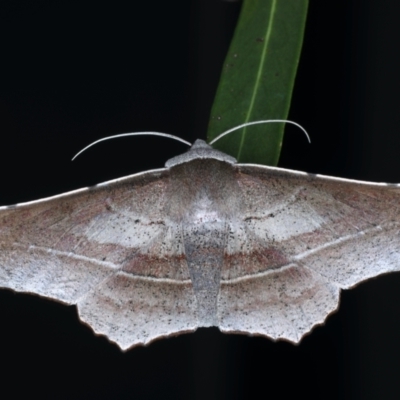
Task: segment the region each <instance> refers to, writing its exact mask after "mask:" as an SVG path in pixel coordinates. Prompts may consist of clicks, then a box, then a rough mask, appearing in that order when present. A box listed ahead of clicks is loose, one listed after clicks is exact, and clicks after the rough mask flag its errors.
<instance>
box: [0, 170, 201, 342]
mask: <svg viewBox="0 0 400 400" xmlns="http://www.w3.org/2000/svg"><path fill="white" fill-rule="evenodd" d="M168 184H169V172H168V170H165V169H163V170H156V171H150V172H145V173H141V174H137V175H133V176H131V177H128V178H123V179H119V180H116V181H112V182H108V183H105V184H101V185H97V186H95V187H93V188H88V189H82V190H78V191H75V192H71V193H67V194H64V195H61V196H56V197H53V198H49V199H44V200H40V201H36V202H31V203H26V204H21V205H16V206H11V207H2V208H0V287H5V288H10V289H13V290H16V291H21V292H28V293H35V294H38V295H40V296H44V297H48V298H51V299H56V300H59V301H61V302H63V303H66V304H76V305H77V306H78V310H79V316H80V318H81V319H82V320H83V321H84V322H86V323H87V324H89V325H90V326H91V327H92V328H93V330H94V331H95V332H96V333H99V334H103V335H106V336H108V337H109V338H110V340H112V341H114V342H116V343H117V344H118V345H119V346H120V347H121V348H122V349H127V348H129V347H131V346H133V345H136V344H146V343H148V342H150V341H152V340H153V339H156V338H157V337H161V336H168V335H172V334H177V333H180V332H184V331H192V330H194V329H196V327H197V319H196V305H195V304H194V302H195V300H194V299H195V297H194V294H193V289H192V284H191V282H190V278H189V274H188V271H187V266H186V260H185V256H184V253H183V245H182V237H181V233H180V232H181V229H180V228H178V227H177V226H175V225H174V223H173V222H171V221H170V220H169V219H168V216H166V215H165V207H166V204H167V202H168V201H167V196H168V194H167V193H168Z"/></svg>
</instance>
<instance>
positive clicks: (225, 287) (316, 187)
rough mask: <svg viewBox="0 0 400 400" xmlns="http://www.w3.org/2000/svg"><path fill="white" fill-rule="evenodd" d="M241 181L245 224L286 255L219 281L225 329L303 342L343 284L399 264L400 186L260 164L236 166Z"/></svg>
mask: <svg viewBox="0 0 400 400" xmlns="http://www.w3.org/2000/svg"><path fill="white" fill-rule="evenodd" d="M237 180H238V184H239V186H240V187H241V192H242V196H243V201H242V203H243V217H244V218H243V221H244V224H245V226H246V229H247V230H248V231H249V232H251V233H253V234H254V235H255V237H256V238H257V242H258V245H260V243H263V246H265V247H271V246H272V247H273V249H274V251H275V252H277V253H279V254H281V255H282V257H281V258H280V259H282V258H283V256H284V258H286V260H287V262H286V263H281V264H279V265H278V264H277V265H275V266H274V265H269V266H268V268H266V269H265V270H262V269H260V268H259V269H258V271H257V272H252V273H250V274H248V273H244V274H243V276H242V277H238V278H236V279H231V280H226V281H225V282H222V286H221V294H220V305H219V307H220V315H221V329H222V330H225V331H239V332H241V331H248V332H250V333H252V334H263V335H266V336H269V337H271V338H274V339H287V340H290V341H292V342H298V341H299V340H300V339H301V337H302V336H303V335H304V334H306V333H307V332H308V331H310V330H311V329H312V327H313V326H314V325H316V324H319V323H322V322H323V321H324V320H325V318H326V317H327V316H328V315H329V314H330V313H331V312H332V311H334V310H335V309H336V308H337V306H338V300H339V292H340V289H345V288H349V287H352V286H354V285H356V284H357V283H359V282H361V281H363V280H366V279H368V278H371V277H373V276H376V275H379V274H382V273H386V272H392V271H399V270H400V214H399V200H400V188H399V186H398V185H390V184H374V183H367V182H360V181H351V180H346V179H338V178H331V177H324V176H319V175H312V174H306V173H301V172H296V171H288V170H282V169H279V168H271V167H263V166H256V165H238V173H237ZM235 291H240V292H242V293H243V292H245V293H246V296H244V297H243V299H245V301H243V300H242V301H241V302H242V303H243V304H236V303H237V301H236V302H235V301H234V296H233V292H235ZM236 309H242V310H246V312H245V313H244V315H245V317H244V318H239V317H238V316H237V315H235V310H236ZM252 310H254V311H252ZM236 314H237V313H236Z"/></svg>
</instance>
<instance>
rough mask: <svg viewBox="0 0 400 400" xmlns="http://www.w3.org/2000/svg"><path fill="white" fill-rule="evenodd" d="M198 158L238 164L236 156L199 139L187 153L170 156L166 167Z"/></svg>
mask: <svg viewBox="0 0 400 400" xmlns="http://www.w3.org/2000/svg"><path fill="white" fill-rule="evenodd" d="M198 159H214V160H219V161H224V162H226V163H229V164H236V158H234V157H231V156H229V155H228V154H225V153H223V152H222V151H219V150H216V149H213V148H212V147H211V146H210V145H209V144H207V143H206V142H205V141H204V140H201V139H197V140H196V141H195V142H194V143H193V145H192V147H191V148H190V149H189V150H188V151H187V152H186V153H183V154H180V155H179V156H176V157H173V158H170V159H169V160H168V161H167V162H166V163H165V167H166V168H171V167H175V166H176V165H179V164H183V163H186V162H189V161H192V160H198Z"/></svg>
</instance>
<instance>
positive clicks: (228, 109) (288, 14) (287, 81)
mask: <svg viewBox="0 0 400 400" xmlns="http://www.w3.org/2000/svg"><path fill="white" fill-rule="evenodd" d="M307 6H308V0H245V1H244V3H243V6H242V10H241V13H240V17H239V21H238V24H237V27H236V30H235V34H234V37H233V40H232V43H231V46H230V49H229V52H228V55H227V57H226V59H225V62H224V67H223V70H222V73H221V78H220V82H219V86H218V89H217V94H216V97H215V100H214V104H213V107H212V110H211V118H210V122H209V129H208V133H207V136H208V140H209V141H210V140H212V139H213V138H215V137H216V136H218V135H219V134H220V133H222V132H224V131H226V130H228V129H230V128H233V127H235V126H238V125H240V124H243V123H246V122H252V121H257V120H263V119H286V118H287V115H288V113H289V106H290V100H291V97H292V91H293V85H294V79H295V75H296V70H297V65H298V62H299V58H300V51H301V46H302V43H303V34H304V26H305V20H306V14H307ZM283 131H284V124H282V123H274V124H272V123H271V124H265V125H264V124H263V125H255V126H249V127H246V128H243V129H241V130H238V131H236V132H234V133H231V134H230V135H227V136H225V137H224V138H222V139H221V140H219V141H218V142H217V143H216V144H215V146H214V147H216V148H218V149H220V150H222V151H225V152H226V153H228V154H231V155H233V156H234V157H236V158H237V160H238V161H239V162H251V163H258V164H267V165H276V164H277V163H278V160H279V154H280V150H281V146H282V140H283Z"/></svg>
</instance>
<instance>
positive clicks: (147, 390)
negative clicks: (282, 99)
mask: <svg viewBox="0 0 400 400" xmlns="http://www.w3.org/2000/svg"><path fill="white" fill-rule="evenodd" d="M239 9H240V3H229V2H222V1H220V0H181V1H178V0H175V1H172V2H168V1H165V0H153V1H151V2H134V1H118V0H114V1H113V2H103V1H90V0H81V1H79V2H78V1H70V0H69V1H67V0H63V1H61V0H54V1H51V0H41V1H39V0H38V1H35V2H26V4H24V2H14V1H13V2H2V3H1V6H0V45H1V46H0V51H1V74H0V132H1V143H0V154H1V156H0V163H1V164H0V170H1V171H2V172H1V190H0V204H13V203H16V202H21V201H27V200H34V199H38V198H41V197H45V196H49V195H53V194H58V193H61V192H65V191H68V190H72V189H76V188H79V187H83V186H87V185H91V184H95V183H98V182H102V181H105V180H108V179H112V178H117V177H119V176H123V175H128V174H131V173H134V172H138V171H143V170H147V169H150V168H159V167H162V166H163V164H164V162H165V161H166V160H167V159H168V158H170V157H172V156H174V155H176V154H179V153H181V152H183V151H184V150H185V149H186V147H185V146H184V145H182V144H179V143H174V142H170V141H167V140H166V139H162V138H154V137H150V138H144V137H136V138H130V139H125V140H115V141H113V142H106V143H105V144H102V145H99V146H97V147H95V148H93V149H91V150H89V151H88V152H87V153H86V154H84V155H83V156H81V157H80V159H78V160H77V161H75V162H74V163H71V162H70V158H71V157H72V156H73V155H74V154H75V153H76V152H77V151H78V150H80V149H81V148H82V147H84V146H85V145H87V144H88V143H90V142H91V141H93V140H96V139H99V138H101V137H103V136H107V135H111V134H116V133H123V132H131V131H144V130H155V131H162V132H168V133H172V134H175V135H178V136H181V137H183V138H186V139H187V140H189V141H193V140H194V139H195V138H197V137H200V138H205V132H206V128H207V119H208V114H209V110H210V107H211V103H212V99H213V95H214V91H215V88H216V85H217V83H218V76H219V72H220V69H221V65H222V62H223V59H224V56H225V53H226V50H227V46H228V45H229V41H230V37H231V34H232V31H233V28H234V26H235V21H236V18H237V15H238V12H239ZM398 11H399V4H398V2H393V1H390V0H381V1H379V2H373V1H361V0H340V1H339V0H338V1H335V2H323V1H318V0H311V1H310V9H309V16H308V22H307V29H306V35H305V41H304V48H303V53H302V57H301V60H300V66H299V70H298V76H297V79H296V85H295V91H294V96H293V103H292V107H291V112H290V116H289V117H290V119H293V120H295V121H297V122H299V123H301V124H302V125H303V126H304V127H305V128H306V129H307V130H308V132H309V133H310V135H311V138H312V144H311V145H308V144H307V142H306V140H305V138H304V137H303V135H302V134H301V132H300V131H297V130H295V129H292V128H291V127H288V129H287V134H286V136H285V142H284V147H283V151H282V158H281V162H280V166H282V167H287V168H292V169H299V170H305V171H308V172H316V173H323V174H328V175H334V176H340V177H348V178H354V179H364V180H371V181H384V182H400V157H399V156H398V153H399V149H400V147H399V146H400V135H399V130H400V124H399V119H400V113H399V104H400V100H399V95H398V93H399V78H398V71H399V70H400V65H399V63H400V59H399V56H398V53H399V51H398V49H399V46H400V26H399V22H398V15H399V14H398ZM266 111H268V110H266ZM0 318H1V320H0V321H1V325H0V360H1V365H2V367H3V368H2V375H1V385H2V392H3V393H9V394H12V397H15V398H18V397H27V396H29V397H35V396H38V397H39V398H41V399H50V398H51V399H53V398H57V399H92V398H93V399H108V398H120V399H123V398H133V399H156V398H163V399H188V398H191V399H209V400H211V399H242V398H246V399H247V398H252V397H253V398H254V397H256V396H257V398H278V397H283V398H284V397H285V395H296V396H297V397H301V396H302V395H305V396H307V397H306V398H308V399H309V398H316V399H321V398H324V399H331V398H332V399H333V398H340V399H345V398H346V399H347V398H349V399H376V398H381V399H397V398H399V396H400V381H399V379H398V376H399V371H400V361H399V358H400V274H391V275H386V276H383V277H379V278H378V279H374V280H371V281H369V282H367V283H364V284H362V285H360V286H359V287H357V288H356V289H353V290H351V291H346V292H344V293H343V295H342V301H341V306H340V310H339V312H338V313H336V314H334V315H332V316H330V317H329V318H328V320H327V323H326V324H325V325H324V326H321V327H318V328H316V329H314V330H313V331H312V333H311V334H310V335H308V336H307V337H305V338H304V339H303V341H302V342H301V344H300V345H298V346H294V345H291V344H289V343H284V342H279V343H273V342H271V341H270V340H268V339H265V338H259V337H257V338H251V337H246V336H239V335H223V334H221V333H220V332H219V331H218V330H217V329H199V330H198V331H197V332H196V333H194V334H187V335H181V336H179V337H176V338H171V339H164V340H159V341H157V342H155V343H153V344H151V345H150V346H148V347H140V348H135V349H132V350H131V351H129V352H127V353H122V352H121V351H120V350H119V349H118V348H117V347H116V346H115V345H113V344H111V343H110V342H108V341H107V339H105V338H103V337H97V336H95V335H94V334H93V333H92V331H91V330H90V328H88V327H86V326H84V325H83V324H81V323H80V322H79V321H78V319H77V314H76V309H75V308H74V307H66V306H63V305H60V304H58V303H55V302H52V301H46V300H42V299H40V298H38V297H35V296H29V295H22V294H15V293H12V292H11V291H8V290H1V291H0ZM10 397H11V396H10Z"/></svg>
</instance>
